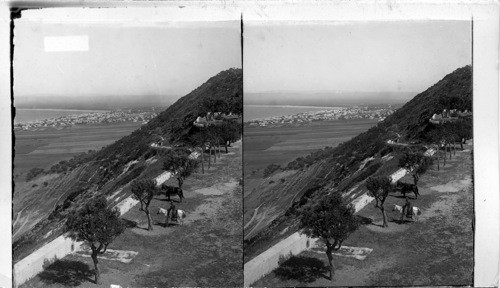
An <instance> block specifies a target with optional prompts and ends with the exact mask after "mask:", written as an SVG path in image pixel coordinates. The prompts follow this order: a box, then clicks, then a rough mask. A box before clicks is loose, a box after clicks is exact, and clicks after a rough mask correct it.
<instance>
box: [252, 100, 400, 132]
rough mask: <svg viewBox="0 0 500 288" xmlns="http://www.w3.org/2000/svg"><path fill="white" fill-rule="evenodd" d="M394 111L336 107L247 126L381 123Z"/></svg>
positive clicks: (376, 107)
mask: <svg viewBox="0 0 500 288" xmlns="http://www.w3.org/2000/svg"><path fill="white" fill-rule="evenodd" d="M394 111H396V108H395V107H393V106H392V105H391V104H387V105H384V106H380V105H379V106H351V107H336V108H333V109H325V110H320V111H309V112H303V113H299V114H295V115H285V116H275V117H271V118H265V119H256V120H252V121H248V122H246V123H245V124H246V125H249V126H261V127H279V126H285V125H295V126H297V125H305V124H308V123H311V122H314V121H327V120H347V119H379V121H382V120H384V119H385V117H387V116H389V115H391V114H392V113H394Z"/></svg>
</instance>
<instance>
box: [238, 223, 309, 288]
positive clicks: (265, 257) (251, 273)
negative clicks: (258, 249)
mask: <svg viewBox="0 0 500 288" xmlns="http://www.w3.org/2000/svg"><path fill="white" fill-rule="evenodd" d="M315 243H316V239H311V238H309V237H307V236H306V235H301V234H299V233H298V232H295V233H294V234H292V235H290V236H289V237H288V238H286V239H285V240H283V241H281V242H279V243H278V244H276V245H274V246H273V247H271V248H269V249H268V250H266V251H265V252H264V253H262V254H260V255H259V256H257V257H255V258H254V259H252V260H250V261H248V262H247V263H245V266H244V269H245V270H244V271H245V273H244V274H245V276H244V282H243V286H244V287H249V286H250V285H252V284H253V283H254V282H255V281H257V280H259V279H260V278H262V277H263V276H265V275H267V274H269V273H271V272H272V271H273V270H274V269H276V268H277V267H278V265H279V263H278V261H279V260H280V256H283V257H286V258H288V256H289V255H290V254H292V255H297V254H299V253H300V252H302V251H304V250H306V249H308V248H309V247H312V246H314V244H315Z"/></svg>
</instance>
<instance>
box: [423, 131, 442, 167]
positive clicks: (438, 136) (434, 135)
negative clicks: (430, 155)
mask: <svg viewBox="0 0 500 288" xmlns="http://www.w3.org/2000/svg"><path fill="white" fill-rule="evenodd" d="M442 130H443V129H442V127H441V126H437V127H435V128H434V129H433V130H431V131H430V132H428V133H427V135H426V136H427V138H428V141H429V142H431V143H434V145H435V146H436V159H437V168H438V171H439V152H440V151H439V150H440V148H441V144H442V141H443V138H444V136H443V132H442ZM444 156H445V157H444V160H443V165H446V154H445V155H444Z"/></svg>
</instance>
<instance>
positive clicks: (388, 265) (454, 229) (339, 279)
mask: <svg viewBox="0 0 500 288" xmlns="http://www.w3.org/2000/svg"><path fill="white" fill-rule="evenodd" d="M470 149H472V147H471V146H469V145H467V147H466V150H464V151H457V154H456V156H453V157H452V159H451V160H447V162H446V166H445V167H444V168H443V167H441V170H440V171H437V169H436V165H434V168H432V169H431V170H430V171H428V172H427V173H426V174H424V175H423V176H422V177H421V178H420V181H419V192H420V194H421V196H420V197H418V199H417V200H412V204H413V205H414V206H416V207H419V208H420V209H421V210H422V215H421V216H420V217H419V219H418V222H405V223H400V222H399V217H400V215H399V214H398V213H397V212H391V207H392V206H393V205H394V204H398V205H403V204H404V198H402V196H400V194H399V193H398V194H391V195H390V197H389V198H388V199H387V201H386V204H385V207H386V209H387V210H388V218H389V227H388V228H382V227H381V224H382V215H381V213H380V210H379V209H378V208H375V207H374V204H373V203H370V204H368V205H367V206H366V207H365V208H363V209H362V210H361V211H359V212H358V213H357V214H358V215H359V216H361V217H363V218H364V219H371V220H372V221H373V222H372V223H371V224H364V225H362V226H361V227H360V228H359V229H358V230H357V231H356V232H354V233H353V234H352V235H351V236H350V237H349V238H348V239H347V240H346V241H344V243H343V245H346V246H352V247H367V248H371V249H373V252H372V253H371V254H369V255H368V256H367V258H366V259H365V260H356V259H353V258H346V257H341V256H334V265H335V267H336V272H335V276H334V280H333V281H330V280H329V279H327V275H328V262H327V259H326V255H325V254H324V248H322V249H313V250H308V251H305V252H303V253H301V254H299V255H297V256H294V257H292V258H291V259H289V260H288V261H286V262H284V263H283V264H282V265H281V266H280V267H279V268H278V269H276V270H275V271H274V272H272V273H270V274H269V275H267V276H265V277H264V278H262V279H261V280H259V281H257V282H256V283H254V286H256V287H260V286H269V287H283V286H286V287H292V286H311V287H318V286H393V285H397V286H449V285H459V286H469V285H472V284H473V283H472V279H473V267H474V248H473V247H474V241H473V240H474V239H473V238H474V231H473V226H472V224H473V218H474V212H473V203H474V201H473V200H474V190H473V181H472V175H471V173H472V159H471V153H470ZM441 164H442V163H441ZM410 178H411V177H409V176H405V179H403V181H405V182H411V179H410ZM412 196H413V195H412Z"/></svg>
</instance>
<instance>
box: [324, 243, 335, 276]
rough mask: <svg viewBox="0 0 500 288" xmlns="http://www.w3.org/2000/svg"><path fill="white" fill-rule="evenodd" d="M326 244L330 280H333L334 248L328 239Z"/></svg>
mask: <svg viewBox="0 0 500 288" xmlns="http://www.w3.org/2000/svg"><path fill="white" fill-rule="evenodd" d="M325 244H326V257H327V258H328V264H329V265H330V281H333V275H334V274H335V270H334V266H333V255H332V252H333V249H334V247H332V245H331V244H330V242H329V241H328V240H325Z"/></svg>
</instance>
